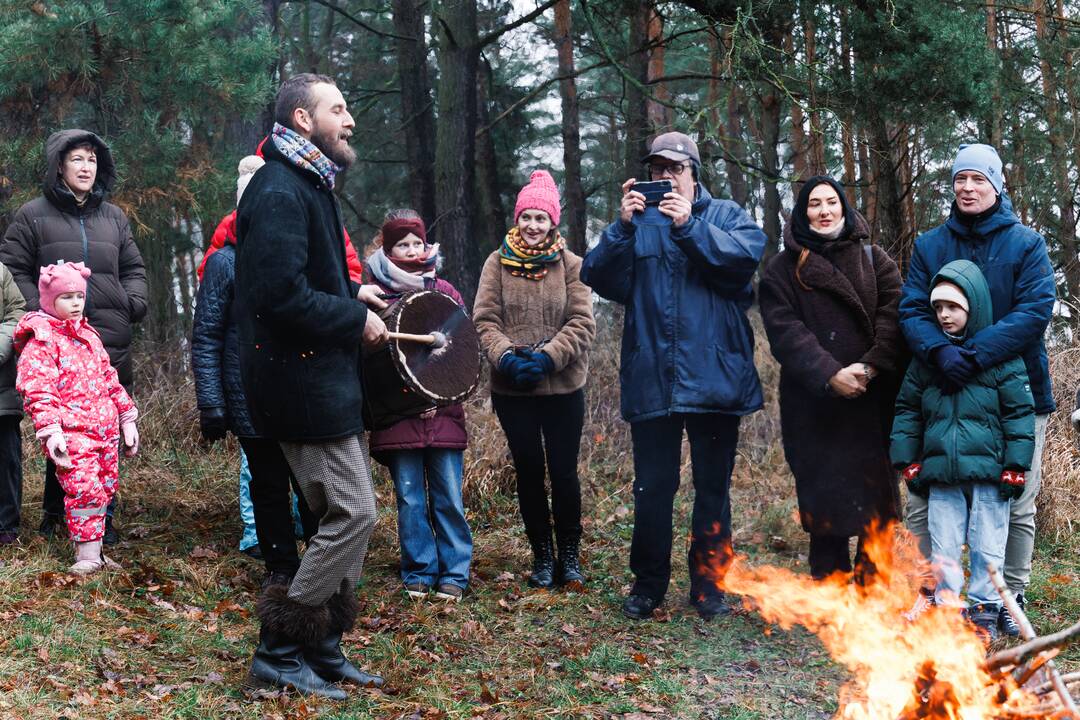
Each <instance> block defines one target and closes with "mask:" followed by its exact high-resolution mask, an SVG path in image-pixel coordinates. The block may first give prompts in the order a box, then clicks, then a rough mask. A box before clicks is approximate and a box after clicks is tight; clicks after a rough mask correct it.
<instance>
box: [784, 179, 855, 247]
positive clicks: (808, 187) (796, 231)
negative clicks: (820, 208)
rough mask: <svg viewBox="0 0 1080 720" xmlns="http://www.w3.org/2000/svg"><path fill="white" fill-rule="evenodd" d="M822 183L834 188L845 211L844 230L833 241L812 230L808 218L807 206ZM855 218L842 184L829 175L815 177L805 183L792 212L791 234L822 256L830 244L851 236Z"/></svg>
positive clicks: (800, 242) (797, 240)
mask: <svg viewBox="0 0 1080 720" xmlns="http://www.w3.org/2000/svg"><path fill="white" fill-rule="evenodd" d="M822 183H827V184H828V185H831V186H832V188H833V190H835V191H836V194H837V195H839V196H840V206H841V207H842V208H843V209H844V229H843V231H842V232H841V233H840V235H839V237H836V238H832V239H830V238H826V237H824V236H823V235H819V234H818V233H816V232H814V231H813V230H812V229H810V218H808V217H807V216H806V210H807V206H809V204H810V193H811V192H812V191H813V189H814V188H816V187H817V186H818V185H821V184H822ZM855 218H856V216H855V211H854V210H853V209H852V208H851V206H849V205H848V201H847V196H846V195H845V194H844V188H843V187H841V186H840V183H838V182H836V181H835V180H833V179H832V178H831V177H829V176H828V175H815V176H814V177H812V178H810V179H809V180H807V181H806V182H805V183H803V186H802V189H801V190H799V197H798V198H796V200H795V207H794V209H792V211H791V233H792V235H794V236H795V241H796V242H798V243H799V244H800V245H802V246H803V247H804V248H808V249H810V250H811V251H813V252H816V253H819V254H820V253H822V252H823V251H824V250H825V246H826V245H827V244H828V243H831V242H836V241H839V240H846V239H848V238H849V237H850V236H851V233H852V231H853V230H854V229H855V223H856V222H857V221H856V219H855Z"/></svg>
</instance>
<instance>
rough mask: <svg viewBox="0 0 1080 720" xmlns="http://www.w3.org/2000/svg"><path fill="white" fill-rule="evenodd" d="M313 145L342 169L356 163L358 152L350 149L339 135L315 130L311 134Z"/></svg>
mask: <svg viewBox="0 0 1080 720" xmlns="http://www.w3.org/2000/svg"><path fill="white" fill-rule="evenodd" d="M311 144H312V145H314V146H315V147H317V148H319V152H321V153H322V154H323V155H325V156H326V157H328V158H330V160H332V161H333V162H334V164H335V165H338V166H340V167H341V168H342V169H345V168H347V167H349V166H350V165H352V164H353V163H354V162H356V151H355V150H353V149H352V148H351V147H349V143H348V142H347V141H346V140H343V139H341V137H340V134H339V133H324V132H321V131H319V130H315V132H313V133H312V134H311Z"/></svg>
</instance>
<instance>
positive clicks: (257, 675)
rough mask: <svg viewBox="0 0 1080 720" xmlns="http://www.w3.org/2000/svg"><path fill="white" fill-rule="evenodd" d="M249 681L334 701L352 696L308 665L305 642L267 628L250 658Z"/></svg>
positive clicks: (257, 685) (266, 686) (264, 687)
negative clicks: (305, 656)
mask: <svg viewBox="0 0 1080 720" xmlns="http://www.w3.org/2000/svg"><path fill="white" fill-rule="evenodd" d="M247 684H248V686H249V687H253V688H260V689H267V690H280V689H283V688H292V689H294V690H296V691H297V692H298V693H301V694H303V695H317V696H319V697H325V698H330V699H331V700H345V699H346V698H348V697H349V696H348V695H347V694H346V693H345V691H344V690H342V689H341V688H339V687H336V686H334V685H333V684H331V683H329V682H327V681H326V680H325V679H323V678H322V677H320V676H319V674H318V673H316V672H315V670H313V669H312V667H311V666H310V665H308V663H307V662H306V661H305V660H304V646H303V645H301V644H300V643H298V642H297V641H296V640H292V639H290V638H287V637H285V636H284V635H280V634H278V633H273V632H270V631H268V630H267V629H266V628H263V629H262V631H261V632H260V633H259V647H258V648H256V650H255V657H253V658H252V659H251V669H250V670H249V671H248V680H247Z"/></svg>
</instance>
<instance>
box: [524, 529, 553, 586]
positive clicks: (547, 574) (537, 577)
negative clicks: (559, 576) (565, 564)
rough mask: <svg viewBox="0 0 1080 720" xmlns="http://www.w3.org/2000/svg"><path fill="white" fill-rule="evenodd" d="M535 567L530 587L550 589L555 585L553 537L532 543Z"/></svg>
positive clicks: (549, 536)
mask: <svg viewBox="0 0 1080 720" xmlns="http://www.w3.org/2000/svg"><path fill="white" fill-rule="evenodd" d="M532 551H533V566H532V575H529V586H530V587H535V588H550V587H552V586H553V585H554V584H555V557H554V552H553V550H552V547H551V535H548V536H547V537H543V538H539V539H536V540H533V541H532Z"/></svg>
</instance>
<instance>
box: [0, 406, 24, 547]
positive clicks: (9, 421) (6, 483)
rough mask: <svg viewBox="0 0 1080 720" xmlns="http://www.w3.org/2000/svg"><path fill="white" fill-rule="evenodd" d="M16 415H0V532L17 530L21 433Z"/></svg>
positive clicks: (20, 506)
mask: <svg viewBox="0 0 1080 720" xmlns="http://www.w3.org/2000/svg"><path fill="white" fill-rule="evenodd" d="M21 419H22V418H21V417H19V416H18V415H0V532H13V533H18V532H19V510H20V508H22V435H21V434H20V432H19V420H21Z"/></svg>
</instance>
